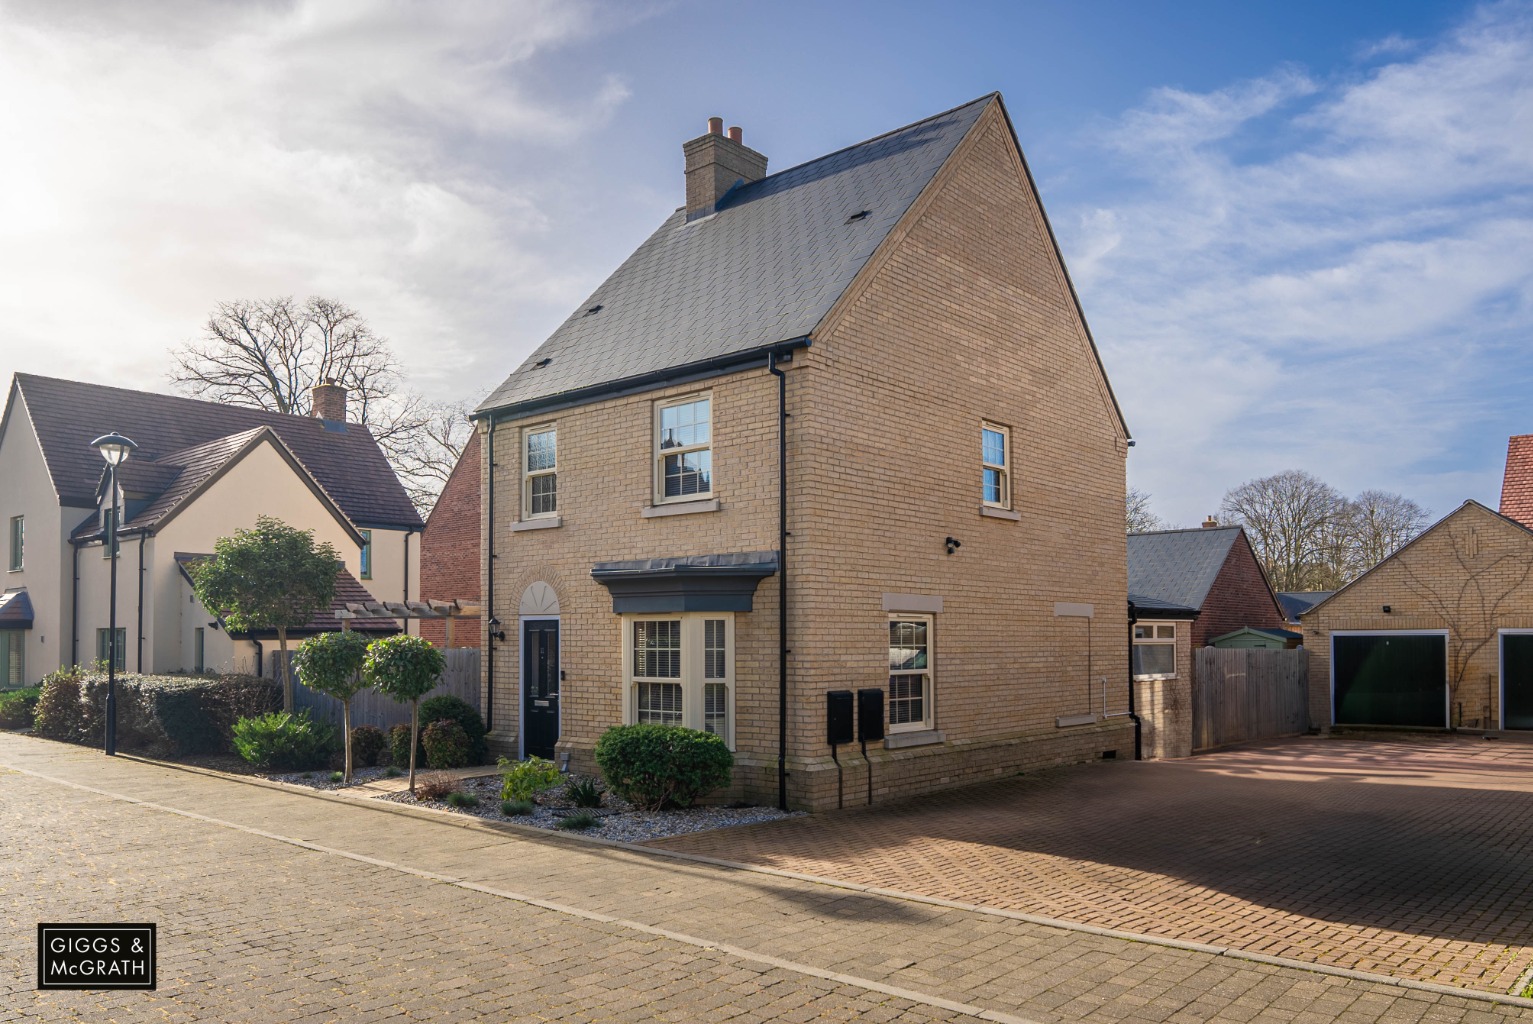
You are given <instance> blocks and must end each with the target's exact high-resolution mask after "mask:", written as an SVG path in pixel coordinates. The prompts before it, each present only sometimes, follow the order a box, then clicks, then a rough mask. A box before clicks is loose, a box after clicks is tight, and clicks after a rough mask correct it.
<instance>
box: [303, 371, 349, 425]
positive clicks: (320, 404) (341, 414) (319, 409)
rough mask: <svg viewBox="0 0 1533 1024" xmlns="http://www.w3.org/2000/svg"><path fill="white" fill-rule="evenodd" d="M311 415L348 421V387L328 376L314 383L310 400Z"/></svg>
mask: <svg viewBox="0 0 1533 1024" xmlns="http://www.w3.org/2000/svg"><path fill="white" fill-rule="evenodd" d="M309 415H310V416H313V417H315V418H316V419H321V420H334V421H335V422H337V423H345V422H346V387H345V385H343V384H341V383H339V382H338V381H334V380H331V379H329V378H326V379H325V380H322V381H320V382H319V383H318V384H316V385H314V391H313V395H312V397H311V398H310V400H309Z"/></svg>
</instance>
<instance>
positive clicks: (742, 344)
mask: <svg viewBox="0 0 1533 1024" xmlns="http://www.w3.org/2000/svg"><path fill="white" fill-rule="evenodd" d="M993 102H999V98H998V97H997V96H996V95H995V94H991V95H989V96H984V97H981V98H980V99H977V100H974V101H973V102H971V103H967V104H965V105H963V106H961V107H957V108H955V109H953V110H950V111H947V112H946V113H943V114H938V115H936V116H935V117H929V118H927V119H926V120H924V121H918V122H917V123H915V124H912V125H909V126H907V127H905V128H901V129H899V130H897V131H893V132H890V133H888V134H887V135H881V136H879V137H878V138H875V139H871V140H869V141H867V142H863V143H861V144H859V145H856V146H852V147H850V148H848V149H843V150H841V151H840V152H837V153H832V154H830V155H829V156H824V157H821V158H819V159H818V160H812V161H810V162H809V163H806V164H800V165H799V166H797V167H794V168H791V169H789V170H786V171H781V172H779V173H777V174H773V175H770V176H768V177H765V178H762V179H761V180H759V181H755V182H751V183H749V184H746V185H742V186H739V187H737V188H735V189H734V190H733V191H731V192H730V193H728V194H727V195H726V196H725V197H724V198H723V199H722V200H721V201H720V203H719V205H718V212H717V213H716V214H714V215H712V216H708V217H702V218H698V219H696V220H693V221H692V222H691V223H688V222H687V219H686V211H685V210H684V209H678V210H677V211H676V212H675V213H673V214H672V215H671V216H670V217H669V218H668V219H667V220H666V221H665V223H664V224H662V225H660V229H659V230H658V231H656V232H655V233H654V234H653V235H651V236H650V237H649V239H648V241H646V242H645V243H644V244H643V245H641V246H640V247H639V249H638V251H636V252H635V253H634V254H633V255H632V256H630V257H629V258H628V259H627V260H626V261H625V262H624V263H623V265H622V266H620V267H619V268H618V269H617V270H616V271H615V272H614V273H613V274H612V276H611V277H609V278H607V280H606V281H605V282H603V283H602V285H601V287H599V288H597V289H596V291H595V292H593V293H592V294H591V296H590V298H588V299H586V301H584V302H582V303H581V304H580V307H579V309H577V310H576V311H575V313H574V314H573V315H571V317H570V318H569V319H568V320H566V321H565V322H564V324H563V326H561V327H560V328H559V329H558V330H556V331H555V332H554V333H553V335H552V336H551V337H550V338H549V339H548V340H547V341H545V342H544V343H543V344H542V345H541V346H540V347H539V348H538V350H537V351H536V352H534V353H533V354H532V355H531V356H529V357H528V359H527V361H526V362H524V363H523V364H522V365H521V366H520V367H519V368H518V369H517V370H516V371H515V372H514V373H512V374H511V376H510V377H508V378H507V379H506V381H505V383H503V384H502V385H501V386H500V387H499V388H497V389H496V390H495V391H494V392H493V393H492V394H491V395H490V396H489V397H488V398H487V399H485V400H484V402H483V403H482V404H481V405H480V406H479V409H478V412H479V413H487V412H491V411H493V410H497V409H504V408H506V407H510V406H518V405H523V404H528V403H539V402H545V401H557V400H560V399H561V397H564V396H569V397H578V395H579V394H580V393H581V392H582V391H583V390H585V389H588V388H597V387H603V386H611V385H614V384H619V383H620V382H624V381H644V380H647V379H651V377H652V375H655V374H663V373H664V372H665V371H671V370H681V369H682V368H685V367H691V366H696V365H698V364H708V363H710V362H713V361H716V360H720V359H724V358H726V357H730V356H737V355H741V354H748V353H751V352H758V351H761V350H763V349H764V348H766V347H769V346H772V345H775V344H779V343H782V342H786V341H792V340H795V339H799V338H803V337H805V336H807V335H808V334H809V333H810V332H811V331H813V330H814V329H815V327H816V326H817V325H818V324H819V323H820V321H821V320H822V319H824V317H825V315H826V313H828V312H829V311H830V309H831V307H832V306H833V305H834V304H835V302H836V300H837V299H839V298H840V297H841V294H842V293H843V292H844V291H846V289H847V287H848V286H849V285H850V284H851V283H852V280H853V278H855V277H856V276H857V273H858V272H859V271H860V270H861V269H862V267H863V265H864V264H865V263H866V262H867V261H868V258H869V257H870V256H872V255H873V251H874V250H875V249H876V248H877V247H878V245H879V243H881V242H882V241H883V240H884V238H885V237H886V236H887V235H888V234H889V232H890V231H891V230H892V229H893V227H894V226H895V224H897V223H898V222H899V220H900V218H902V217H903V216H904V215H905V212H906V211H907V210H908V209H909V208H910V206H911V204H912V203H914V202H915V200H916V197H917V196H919V195H920V194H921V191H922V190H923V189H924V188H925V187H926V185H927V184H928V183H929V182H930V181H931V180H932V178H933V177H934V176H935V175H936V173H937V171H938V170H939V169H940V168H941V167H942V165H943V163H945V162H946V161H947V159H948V157H949V156H951V155H952V153H953V151H954V149H956V148H957V146H958V144H959V142H961V141H962V140H963V137H964V136H965V135H966V134H967V133H968V131H969V129H970V128H972V127H973V126H974V124H975V122H976V121H978V120H979V117H980V114H981V113H983V111H984V110H985V108H986V107H987V106H988V105H989V104H990V103H993ZM864 211H866V212H865V214H864V215H863V216H861V217H857V218H856V219H852V218H853V217H854V216H855V215H857V214H861V213H864ZM598 307H599V308H598ZM545 361H546V362H545ZM540 364H542V365H540Z"/></svg>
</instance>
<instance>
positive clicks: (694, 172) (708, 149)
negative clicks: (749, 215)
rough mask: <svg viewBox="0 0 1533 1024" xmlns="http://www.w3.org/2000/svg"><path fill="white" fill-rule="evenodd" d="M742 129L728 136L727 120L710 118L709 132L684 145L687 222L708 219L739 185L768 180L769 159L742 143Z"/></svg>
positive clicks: (732, 131) (736, 128) (730, 132)
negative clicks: (720, 201)
mask: <svg viewBox="0 0 1533 1024" xmlns="http://www.w3.org/2000/svg"><path fill="white" fill-rule="evenodd" d="M743 137H744V133H743V132H742V131H741V130H740V129H739V128H738V127H733V128H730V129H729V134H728V135H725V134H724V119H723V118H722V117H710V118H709V119H708V131H707V133H706V134H704V135H700V136H698V137H697V138H695V139H693V140H692V141H691V142H685V143H682V146H681V151H682V153H683V154H684V155H685V156H686V159H687V220H695V219H697V218H698V217H706V216H708V214H710V213H712V212H713V211H714V210H716V209H717V208H718V204H719V200H720V199H722V198H724V194H725V193H726V192H728V191H729V190H730V189H732V188H734V187H735V186H736V185H737V184H741V183H749V182H752V181H759V180H760V179H762V178H764V177H766V167H767V158H766V157H764V156H762V155H761V154H760V153H758V152H756V151H755V150H754V149H751V148H749V147H748V146H746V145H745V143H744V142H742V141H741V140H742V138H743Z"/></svg>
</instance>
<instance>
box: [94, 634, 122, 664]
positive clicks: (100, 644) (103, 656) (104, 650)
mask: <svg viewBox="0 0 1533 1024" xmlns="http://www.w3.org/2000/svg"><path fill="white" fill-rule="evenodd" d="M110 633H111V630H110V629H109V628H107V627H105V626H100V627H97V629H96V661H98V662H105V661H107V660H108V655H109V654H115V655H116V657H115V658H112V659H111V660H113V661H116V662H117V671H119V672H126V671H127V670H128V627H127V626H118V627H117V646H116V649H115V650H111V649H110V648H109V646H108V644H107V636H108V635H109V634H110Z"/></svg>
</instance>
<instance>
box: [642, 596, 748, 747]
mask: <svg viewBox="0 0 1533 1024" xmlns="http://www.w3.org/2000/svg"><path fill="white" fill-rule="evenodd" d="M734 646H735V617H734V614H733V613H729V612H722V613H721V612H686V613H680V612H678V613H674V614H667V615H625V616H623V684H624V694H623V717H624V720H625V721H627V722H630V723H632V722H655V723H658V724H660V725H684V726H686V727H687V728H689V729H697V730H699V731H701V732H711V733H714V734H715V735H717V736H720V737H722V738H723V740H724V743H725V744H726V745H727V746H728V747H729V748H730V749H731V750H733V749H734V745H735V737H734V704H735V657H734Z"/></svg>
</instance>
